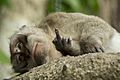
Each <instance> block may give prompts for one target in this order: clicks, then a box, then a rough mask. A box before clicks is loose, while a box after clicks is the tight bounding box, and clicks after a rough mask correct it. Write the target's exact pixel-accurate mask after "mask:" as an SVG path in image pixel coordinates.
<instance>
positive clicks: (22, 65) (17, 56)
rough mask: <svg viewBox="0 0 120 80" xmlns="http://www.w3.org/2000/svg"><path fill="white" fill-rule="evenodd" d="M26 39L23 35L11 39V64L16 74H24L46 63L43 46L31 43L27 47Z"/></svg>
mask: <svg viewBox="0 0 120 80" xmlns="http://www.w3.org/2000/svg"><path fill="white" fill-rule="evenodd" d="M27 38H28V36H26V35H23V34H15V35H13V36H12V37H11V41H10V53H11V63H12V66H13V69H14V70H15V72H18V73H24V72H26V71H29V70H30V69H31V68H33V67H36V66H38V65H42V64H44V63H45V62H46V60H45V57H46V54H45V48H44V44H43V43H39V42H37V41H33V42H34V43H32V44H31V45H29V42H28V40H27Z"/></svg>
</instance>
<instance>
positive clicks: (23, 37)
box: [10, 12, 120, 73]
mask: <svg viewBox="0 0 120 80" xmlns="http://www.w3.org/2000/svg"><path fill="white" fill-rule="evenodd" d="M119 45H120V36H119V33H118V32H117V31H116V30H115V29H113V28H112V27H111V26H110V25H109V24H107V23H106V22H105V21H103V20H102V19H100V18H98V17H96V16H88V15H85V14H82V13H64V12H57V13H52V14H50V15H48V16H47V17H46V18H45V19H44V20H43V21H42V22H41V24H40V25H38V26H37V27H34V26H29V27H28V26H23V27H22V28H20V30H19V31H18V32H15V33H14V34H13V35H12V36H11V39H10V53H11V63H12V66H13V69H14V70H15V72H19V73H24V72H26V71H29V70H30V69H31V68H33V67H36V66H39V65H42V64H45V63H46V62H49V61H52V60H54V59H58V58H60V57H62V56H67V55H70V56H78V55H83V54H87V53H96V52H98V53H102V52H112V51H115V52H118V51H120V47H119Z"/></svg>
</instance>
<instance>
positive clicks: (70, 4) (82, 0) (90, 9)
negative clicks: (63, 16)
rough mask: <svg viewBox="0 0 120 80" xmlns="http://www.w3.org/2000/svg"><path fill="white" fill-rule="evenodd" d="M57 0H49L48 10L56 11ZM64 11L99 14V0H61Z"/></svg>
mask: <svg viewBox="0 0 120 80" xmlns="http://www.w3.org/2000/svg"><path fill="white" fill-rule="evenodd" d="M56 1H57V0H49V2H48V12H49V13H50V12H56V11H55V5H56ZM61 1H62V2H61V4H60V5H61V11H62V12H82V13H85V14H94V15H98V13H99V5H98V1H97V0H61Z"/></svg>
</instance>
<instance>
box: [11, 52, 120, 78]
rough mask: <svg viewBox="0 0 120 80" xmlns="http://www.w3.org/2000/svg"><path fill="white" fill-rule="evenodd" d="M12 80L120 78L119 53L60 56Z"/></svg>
mask: <svg viewBox="0 0 120 80" xmlns="http://www.w3.org/2000/svg"><path fill="white" fill-rule="evenodd" d="M12 80H120V53H94V54H85V55H82V56H77V57H71V56H67V57H62V58H60V59H58V60H54V61H51V62H49V63H46V64H44V65H42V66H38V67H36V68H33V69H32V70H30V71H29V72H27V73H25V74H22V75H20V76H17V77H14V78H12Z"/></svg>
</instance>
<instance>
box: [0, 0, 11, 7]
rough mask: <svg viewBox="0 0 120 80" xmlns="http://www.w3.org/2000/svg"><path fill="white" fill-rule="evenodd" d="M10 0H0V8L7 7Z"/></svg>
mask: <svg viewBox="0 0 120 80" xmlns="http://www.w3.org/2000/svg"><path fill="white" fill-rule="evenodd" d="M9 5H10V0H0V7H2V6H9Z"/></svg>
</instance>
